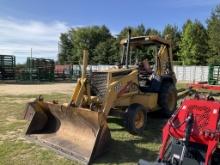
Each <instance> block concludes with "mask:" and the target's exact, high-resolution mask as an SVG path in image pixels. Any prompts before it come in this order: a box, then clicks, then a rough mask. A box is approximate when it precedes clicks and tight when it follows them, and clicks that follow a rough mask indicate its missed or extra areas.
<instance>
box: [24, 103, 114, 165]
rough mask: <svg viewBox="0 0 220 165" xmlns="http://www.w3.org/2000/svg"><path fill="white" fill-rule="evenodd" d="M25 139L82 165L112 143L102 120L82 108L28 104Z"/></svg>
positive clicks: (96, 113)
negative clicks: (43, 145)
mask: <svg viewBox="0 0 220 165" xmlns="http://www.w3.org/2000/svg"><path fill="white" fill-rule="evenodd" d="M24 117H25V119H28V120H29V121H30V124H29V126H28V127H27V131H26V136H27V137H29V138H31V139H34V140H37V141H38V142H40V143H41V144H45V145H47V146H49V147H50V148H52V149H55V150H56V151H58V152H60V153H62V154H64V155H65V156H67V157H68V158H70V159H74V160H78V161H80V162H81V163H83V164H89V163H90V161H92V160H93V159H95V158H96V157H97V156H99V155H100V154H102V153H103V152H104V150H105V149H106V145H107V144H108V143H109V140H110V139H111V135H110V131H109V128H108V126H107V122H106V119H105V116H104V115H103V113H101V112H94V111H91V110H89V109H84V108H74V107H69V106H63V105H59V104H53V103H47V102H43V101H34V102H31V103H28V105H27V109H26V113H25V116H24Z"/></svg>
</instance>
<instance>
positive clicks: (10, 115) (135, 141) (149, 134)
mask: <svg viewBox="0 0 220 165" xmlns="http://www.w3.org/2000/svg"><path fill="white" fill-rule="evenodd" d="M36 97H37V96H35V95H19V96H12V95H11V96H10V95H3V96H0V164H3V165H12V164H16V165H17V164H21V165H23V164H27V165H30V164H36V165H38V164H42V165H43V164H45V165H46V164H53V165H56V164H57V165H60V164H64V165H70V164H77V162H74V161H71V160H68V159H66V158H64V157H63V156H60V155H58V154H57V153H55V152H54V151H51V150H49V149H47V148H44V147H41V146H39V145H36V144H34V143H31V142H29V141H28V140H26V139H25V138H24V131H25V127H26V121H25V120H23V112H24V109H25V104H26V102H28V101H29V100H33V99H34V98H36ZM44 97H45V100H54V99H55V100H59V102H60V103H62V102H67V101H68V98H69V96H67V95H64V94H56V93H55V94H51V95H45V96H44ZM164 122H165V120H164V119H160V118H155V117H149V119H148V125H147V128H146V131H145V132H144V135H143V136H134V135H131V134H129V133H128V132H127V131H126V130H125V129H124V127H123V126H122V125H123V121H122V120H120V119H118V118H110V119H109V121H108V123H109V127H110V129H111V135H112V142H111V145H110V146H111V147H110V150H109V151H108V152H107V153H105V154H104V155H103V156H102V157H100V158H99V159H97V160H96V161H95V162H94V163H95V164H136V163H137V161H138V160H139V159H140V158H144V159H147V160H155V159H156V157H157V152H158V150H159V146H160V137H161V136H160V135H161V128H162V126H163V124H164Z"/></svg>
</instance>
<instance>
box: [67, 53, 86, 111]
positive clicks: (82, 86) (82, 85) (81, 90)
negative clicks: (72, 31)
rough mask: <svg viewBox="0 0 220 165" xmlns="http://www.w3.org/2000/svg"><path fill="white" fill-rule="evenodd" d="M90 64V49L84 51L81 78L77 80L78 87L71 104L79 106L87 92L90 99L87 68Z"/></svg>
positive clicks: (75, 89)
mask: <svg viewBox="0 0 220 165" xmlns="http://www.w3.org/2000/svg"><path fill="white" fill-rule="evenodd" d="M87 66H88V51H87V50H84V51H83V69H82V75H81V78H80V79H78V80H77V84H76V87H75V88H74V91H73V94H72V97H71V101H70V105H74V106H77V107H78V106H79V105H80V104H81V103H82V101H83V96H84V94H85V92H87V95H88V98H89V99H90V92H89V91H90V90H89V85H88V84H87V78H86V68H87Z"/></svg>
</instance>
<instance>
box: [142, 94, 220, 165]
mask: <svg viewBox="0 0 220 165" xmlns="http://www.w3.org/2000/svg"><path fill="white" fill-rule="evenodd" d="M195 96H196V97H195V98H193V99H192V98H191V99H190V98H188V99H185V100H184V101H183V102H182V103H181V105H180V107H179V108H178V110H177V111H176V112H175V113H174V114H173V115H172V117H171V118H170V119H169V120H168V122H167V123H166V125H165V126H164V128H163V135H162V146H161V148H160V152H159V158H158V161H157V163H150V162H147V161H143V160H140V161H139V164H141V165H144V164H145V165H150V164H158V165H159V164H163V165H201V164H204V165H216V164H220V148H219V147H218V143H219V138H220V119H219V118H220V102H219V101H216V100H214V98H213V97H210V96H209V97H208V98H207V99H204V98H202V99H201V98H200V97H199V95H195Z"/></svg>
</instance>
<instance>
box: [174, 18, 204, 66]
mask: <svg viewBox="0 0 220 165" xmlns="http://www.w3.org/2000/svg"><path fill="white" fill-rule="evenodd" d="M207 51H208V35H207V32H206V29H205V27H204V26H203V25H202V24H201V22H199V21H198V20H195V21H194V22H192V21H191V20H188V21H187V22H186V23H185V24H184V26H183V32H182V36H181V41H180V50H179V52H178V55H179V56H180V58H181V59H182V61H183V62H184V64H186V65H205V64H206V63H207Z"/></svg>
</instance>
